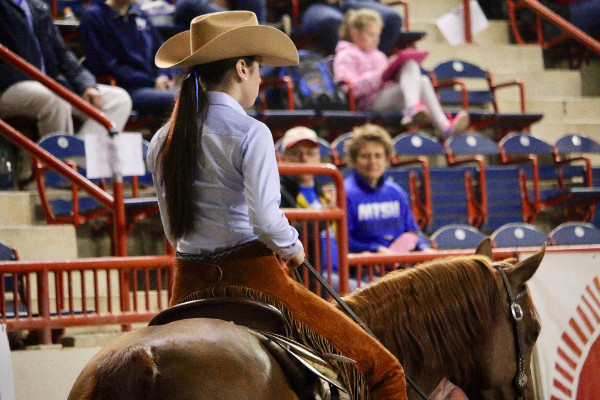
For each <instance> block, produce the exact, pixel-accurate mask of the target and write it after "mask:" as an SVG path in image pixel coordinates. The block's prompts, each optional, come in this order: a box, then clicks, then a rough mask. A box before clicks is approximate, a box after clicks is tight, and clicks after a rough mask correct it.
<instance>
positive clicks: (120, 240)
mask: <svg viewBox="0 0 600 400" xmlns="http://www.w3.org/2000/svg"><path fill="white" fill-rule="evenodd" d="M0 59H2V60H3V61H5V62H7V63H8V64H10V65H12V66H14V67H15V68H16V69H18V70H20V71H21V72H23V73H25V74H26V75H28V76H30V77H31V78H33V79H34V80H36V81H38V82H40V83H41V84H43V85H44V86H46V87H47V88H48V89H50V90H52V91H53V92H54V93H56V94H57V95H58V96H60V97H62V98H63V99H65V100H66V101H68V102H69V103H70V104H72V105H73V106H75V107H77V108H78V109H80V110H81V111H83V112H84V113H85V114H87V115H89V116H90V118H92V119H94V120H95V121H96V122H98V123H99V124H100V125H102V126H104V127H105V128H106V129H107V130H108V133H109V135H110V136H114V135H115V134H117V133H118V132H117V130H116V128H115V125H114V124H113V123H112V121H110V120H109V119H108V118H106V116H105V115H104V114H103V113H102V112H101V111H99V110H98V109H96V108H95V107H93V106H92V105H91V104H89V103H88V102H86V101H85V100H83V99H82V98H81V97H79V96H77V95H76V94H74V93H73V92H71V91H70V90H68V89H67V88H65V87H64V86H62V85H61V84H60V83H58V82H57V81H56V80H54V79H52V78H50V77H49V76H47V75H46V74H44V73H43V72H42V71H40V70H39V69H38V68H36V67H35V66H33V65H31V64H30V63H28V62H27V61H26V60H25V59H23V58H22V57H20V56H18V55H17V54H15V53H14V52H13V51H11V50H9V49H8V48H7V47H6V46H4V45H3V44H0ZM0 131H1V132H4V134H5V136H6V137H7V138H8V139H9V140H10V141H12V142H13V143H15V144H16V145H17V146H19V147H21V148H23V149H25V150H26V151H28V152H29V153H31V154H32V155H33V156H35V157H38V158H40V159H41V160H42V161H44V162H46V163H47V164H48V165H50V166H51V167H52V168H54V169H56V171H57V172H59V173H60V174H61V175H62V176H63V177H65V179H67V180H68V181H70V182H72V183H75V184H77V185H78V186H80V187H81V188H82V189H83V190H84V191H86V192H87V193H89V194H90V196H92V197H94V198H95V199H96V200H98V201H99V202H101V203H103V204H104V205H106V206H107V207H109V208H111V209H112V210H113V212H114V215H115V217H114V235H115V254H117V255H119V256H126V255H127V233H126V232H127V230H126V218H125V205H124V202H123V199H124V193H123V177H122V176H121V175H119V174H116V175H114V176H113V196H111V195H109V194H108V193H106V191H104V190H102V189H101V188H99V187H98V186H96V185H94V184H93V183H92V182H90V181H89V180H88V179H86V178H84V177H83V176H81V175H80V174H78V173H77V172H75V171H74V170H73V169H71V168H69V167H68V166H67V164H65V163H64V162H62V161H61V160H59V159H58V158H56V157H53V156H52V155H51V154H50V153H48V152H47V151H45V150H43V149H41V148H40V147H39V146H38V145H37V144H36V143H35V142H33V141H32V140H31V139H29V138H27V137H26V136H25V135H23V134H21V133H20V132H19V131H17V130H16V129H14V128H13V127H11V126H10V125H8V124H7V123H6V122H4V121H2V120H0Z"/></svg>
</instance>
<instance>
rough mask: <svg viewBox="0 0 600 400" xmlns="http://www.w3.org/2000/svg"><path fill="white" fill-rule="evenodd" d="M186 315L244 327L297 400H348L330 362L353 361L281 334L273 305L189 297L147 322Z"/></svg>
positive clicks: (160, 322) (282, 322)
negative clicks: (272, 361)
mask: <svg viewBox="0 0 600 400" xmlns="http://www.w3.org/2000/svg"><path fill="white" fill-rule="evenodd" d="M187 318H214V319H221V320H224V321H230V322H233V323H234V324H236V325H240V326H244V327H245V328H246V330H247V331H248V332H249V333H251V334H252V335H254V336H255V337H256V338H257V339H258V340H259V341H260V342H261V344H262V345H263V347H264V348H265V349H266V350H267V351H268V352H269V353H270V354H271V355H272V356H273V357H274V358H275V360H277V362H278V364H279V365H280V367H281V368H282V370H283V371H284V373H285V374H286V376H287V378H288V382H289V383H290V386H291V387H292V389H293V390H294V392H296V394H297V395H298V397H299V398H300V399H301V400H337V399H340V400H342V399H349V396H348V395H347V390H346V389H345V388H344V387H343V385H342V384H341V383H340V381H339V379H338V374H337V372H336V371H335V368H334V367H333V366H332V365H331V363H330V361H335V362H338V363H340V362H350V363H354V360H351V359H349V358H347V357H343V356H341V355H337V354H318V353H317V352H316V351H314V350H313V349H310V348H308V347H306V346H303V345H301V344H300V343H297V342H295V341H293V340H291V339H289V338H287V337H285V336H284V334H285V318H284V316H283V314H282V313H281V311H280V310H278V309H277V308H275V307H273V306H271V305H269V304H265V303H261V302H258V301H256V300H252V299H249V298H241V297H215V298H208V299H200V300H193V301H189V302H185V303H181V304H177V305H175V306H173V307H170V308H168V309H166V310H164V311H162V312H160V313H159V314H158V315H156V316H155V317H154V318H153V319H152V320H151V321H150V323H149V324H148V325H150V326H152V325H164V324H168V323H169V322H173V321H177V320H181V319H187Z"/></svg>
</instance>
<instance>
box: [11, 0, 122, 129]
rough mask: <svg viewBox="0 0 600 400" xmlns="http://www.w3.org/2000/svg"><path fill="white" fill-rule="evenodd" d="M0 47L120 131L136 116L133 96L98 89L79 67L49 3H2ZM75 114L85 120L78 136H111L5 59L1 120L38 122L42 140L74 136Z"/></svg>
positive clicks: (27, 0) (30, 0)
mask: <svg viewBox="0 0 600 400" xmlns="http://www.w3.org/2000/svg"><path fill="white" fill-rule="evenodd" d="M0 42H1V43H2V44H3V45H4V46H6V47H7V48H8V49H9V50H12V51H13V52H15V53H16V54H17V55H19V56H21V57H22V58H24V59H25V60H26V61H28V62H29V63H31V64H33V65H34V66H35V67H37V68H39V69H40V70H42V71H43V72H45V73H46V74H47V75H48V76H50V77H51V78H54V79H55V80H57V81H58V82H59V83H61V84H62V85H64V86H66V87H67V88H68V89H70V90H72V91H73V92H75V93H77V94H78V95H80V96H81V97H82V98H83V99H84V100H86V101H88V102H90V103H91V104H92V105H94V106H96V107H97V108H99V109H100V110H101V111H102V112H103V113H104V114H105V115H106V116H107V117H108V119H110V120H111V121H112V122H113V123H114V124H115V127H116V129H117V130H118V131H121V130H123V127H124V126H125V123H126V122H127V119H128V118H129V115H130V114H131V99H130V98H129V95H128V94H127V92H126V91H124V90H123V89H121V88H118V87H112V86H107V85H98V84H97V83H96V79H95V78H94V76H93V75H92V74H91V73H90V72H89V71H88V70H87V69H85V68H84V67H82V66H81V65H79V64H78V61H77V58H76V57H75V55H74V54H73V53H72V52H71V51H70V50H69V49H68V48H67V46H66V45H65V43H64V42H63V40H62V38H61V36H60V34H59V32H58V30H57V28H56V26H55V25H54V23H53V20H52V16H51V15H50V11H49V7H48V5H47V4H46V3H44V2H43V1H41V0H2V1H0ZM73 115H75V116H76V117H78V118H79V119H81V120H82V121H83V124H82V126H81V128H80V129H79V131H78V133H79V134H87V133H104V132H106V129H105V128H104V127H102V126H101V125H100V124H98V123H97V122H95V121H93V120H92V119H91V118H87V115H85V114H83V113H82V112H80V111H79V110H77V109H73V108H72V107H71V105H70V104H69V103H67V102H66V101H65V100H63V99H62V98H60V97H59V96H58V95H56V94H54V92H52V91H51V90H49V89H48V88H47V87H45V86H43V85H42V84H41V83H39V82H37V81H34V80H32V79H31V78H29V77H28V76H27V75H25V74H23V73H21V72H20V71H19V70H17V69H16V68H15V67H13V66H11V65H9V64H7V63H5V62H3V61H1V60H0V118H7V117H15V116H24V117H30V118H35V119H37V120H38V129H39V133H40V135H45V134H47V133H52V132H60V133H68V134H74V133H75V132H74V125H73V119H72V116H73Z"/></svg>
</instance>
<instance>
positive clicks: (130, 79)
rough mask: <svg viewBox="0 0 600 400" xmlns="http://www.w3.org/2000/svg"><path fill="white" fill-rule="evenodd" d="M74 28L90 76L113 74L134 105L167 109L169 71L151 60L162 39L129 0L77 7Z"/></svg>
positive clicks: (171, 88) (171, 95)
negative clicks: (79, 12)
mask: <svg viewBox="0 0 600 400" xmlns="http://www.w3.org/2000/svg"><path fill="white" fill-rule="evenodd" d="M79 32H80V35H81V45H82V47H83V52H84V53H85V57H86V65H87V66H88V67H89V69H90V70H91V71H92V72H93V73H94V74H96V76H102V75H109V76H112V77H114V78H115V79H116V81H117V85H119V86H121V87H123V88H125V89H126V90H127V91H128V92H129V95H130V96H131V100H132V102H133V109H134V110H136V111H138V112H140V113H142V114H146V113H150V114H153V115H158V116H163V115H166V114H167V113H169V112H170V111H171V110H172V109H173V104H174V102H175V81H174V79H173V73H172V72H171V71H168V70H164V69H161V68H158V67H156V66H155V65H154V55H155V54H156V52H157V50H158V48H159V47H160V46H161V45H162V43H163V40H162V38H161V37H160V35H159V34H158V32H157V31H156V29H155V28H154V27H153V26H152V23H151V22H150V18H149V17H148V15H147V14H146V13H145V12H143V11H142V9H141V8H140V7H139V6H138V5H137V4H136V3H135V2H134V0H106V2H104V1H95V2H94V3H92V5H91V6H90V8H89V9H87V10H86V11H85V12H84V13H83V16H82V18H81V24H80V26H79Z"/></svg>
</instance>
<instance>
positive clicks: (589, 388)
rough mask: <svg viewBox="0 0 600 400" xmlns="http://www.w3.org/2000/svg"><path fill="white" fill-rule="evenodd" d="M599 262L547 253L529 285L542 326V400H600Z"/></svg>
mask: <svg viewBox="0 0 600 400" xmlns="http://www.w3.org/2000/svg"><path fill="white" fill-rule="evenodd" d="M529 255H530V254H524V255H522V257H528V256H529ZM599 259H600V254H598V253H594V252H581V253H572V252H569V253H562V252H553V253H546V255H545V256H544V259H543V261H542V265H541V266H540V268H539V269H538V271H537V272H536V274H535V275H534V276H533V278H532V279H531V280H530V281H529V289H530V291H531V296H532V298H533V302H534V304H535V306H536V308H537V310H538V313H539V317H540V321H541V323H542V331H541V333H540V337H539V338H538V341H537V344H536V349H537V354H538V358H537V363H538V371H539V374H540V376H539V381H540V384H541V387H539V388H538V392H539V391H540V390H541V392H542V393H541V396H539V395H538V398H542V399H545V400H598V399H600V340H598V337H599V336H600V260H599Z"/></svg>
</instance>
